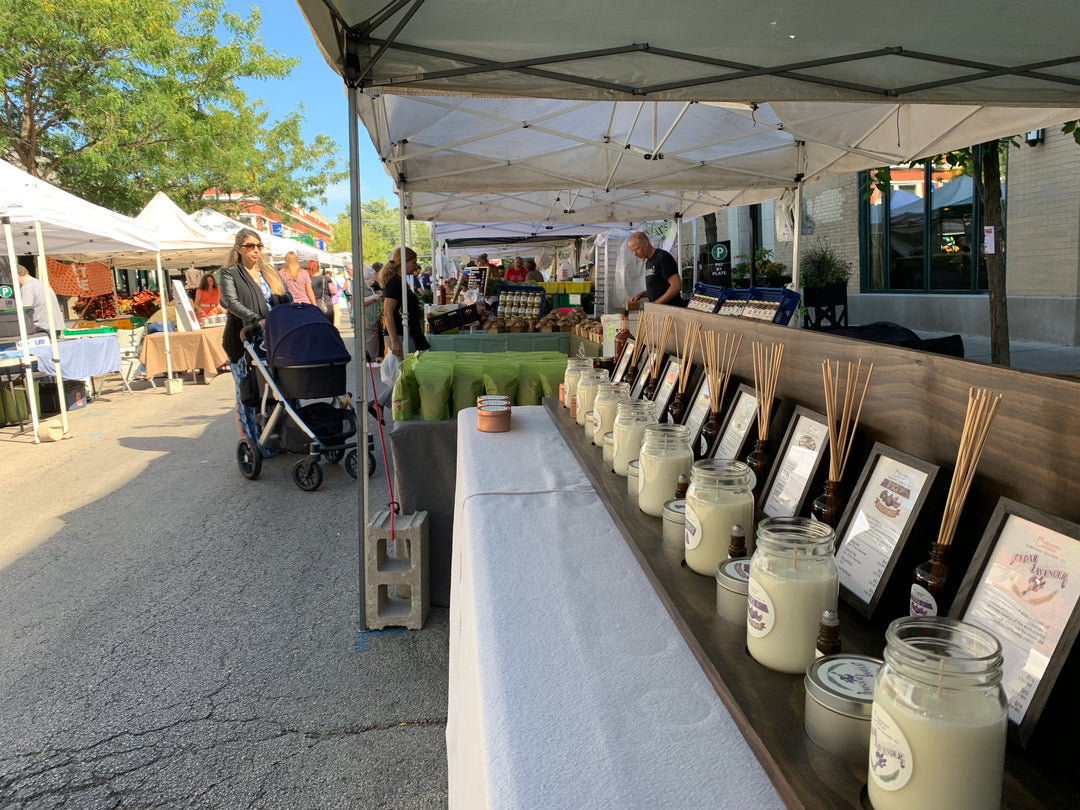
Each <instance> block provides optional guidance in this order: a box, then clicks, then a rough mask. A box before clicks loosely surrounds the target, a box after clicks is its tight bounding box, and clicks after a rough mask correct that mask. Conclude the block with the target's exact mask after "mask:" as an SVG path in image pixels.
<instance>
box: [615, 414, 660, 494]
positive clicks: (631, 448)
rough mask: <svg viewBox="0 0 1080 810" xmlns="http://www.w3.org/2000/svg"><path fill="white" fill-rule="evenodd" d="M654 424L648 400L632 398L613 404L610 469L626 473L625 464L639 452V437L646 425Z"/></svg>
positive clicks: (620, 473)
mask: <svg viewBox="0 0 1080 810" xmlns="http://www.w3.org/2000/svg"><path fill="white" fill-rule="evenodd" d="M655 424H656V410H655V408H654V407H653V403H652V402H649V401H648V400H642V399H632V400H629V401H626V402H620V403H618V405H616V406H615V426H614V427H613V428H612V433H613V434H614V435H613V436H612V442H613V446H612V450H613V452H614V456H613V459H612V462H611V469H612V470H613V471H614V472H615V473H617V474H618V475H626V466H627V465H628V464H629V463H630V462H631V461H634V460H636V459H637V457H638V454H639V453H640V452H641V439H642V437H643V436H644V434H645V428H646V427H647V426H648V425H655Z"/></svg>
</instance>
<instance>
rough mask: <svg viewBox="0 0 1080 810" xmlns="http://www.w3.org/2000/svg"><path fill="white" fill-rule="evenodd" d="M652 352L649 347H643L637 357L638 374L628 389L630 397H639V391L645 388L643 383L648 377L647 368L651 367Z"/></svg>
mask: <svg viewBox="0 0 1080 810" xmlns="http://www.w3.org/2000/svg"><path fill="white" fill-rule="evenodd" d="M653 354H654V352H653V351H652V350H651V349H645V350H644V351H643V352H642V353H641V357H639V358H638V375H637V379H636V380H634V385H633V387H631V389H630V398H631V399H641V392H642V391H644V390H645V383H646V381H648V379H649V370H650V369H651V368H652V359H653Z"/></svg>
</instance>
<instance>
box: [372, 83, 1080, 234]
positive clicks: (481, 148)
mask: <svg viewBox="0 0 1080 810" xmlns="http://www.w3.org/2000/svg"><path fill="white" fill-rule="evenodd" d="M358 111H359V115H360V120H361V121H362V122H363V124H364V126H365V127H366V128H367V130H368V133H369V135H370V136H371V139H372V142H373V144H374V146H375V149H376V151H377V152H378V154H379V156H380V157H381V158H382V160H383V165H384V167H385V168H386V171H387V173H388V174H389V175H390V176H391V177H393V178H394V179H395V180H396V181H397V182H398V183H399V186H403V187H404V190H405V210H406V214H408V215H411V216H413V217H415V218H417V219H423V220H430V221H439V222H481V223H493V222H500V221H509V222H520V223H522V224H523V225H524V226H525V227H526V228H530V229H532V230H534V231H536V232H538V233H540V232H542V231H543V229H544V228H545V227H547V226H548V225H551V224H552V223H559V222H570V223H586V222H587V223H593V224H598V225H601V226H602V227H611V226H615V227H621V228H632V227H633V223H641V222H652V221H656V220H663V219H673V218H676V217H683V218H692V217H696V216H701V215H703V214H707V213H710V212H712V211H716V210H718V209H721V208H724V207H727V206H733V205H748V204H752V203H759V202H764V201H766V200H771V199H775V198H777V197H779V196H780V195H781V194H782V193H783V192H784V190H785V189H787V188H791V187H793V186H794V185H796V184H797V183H798V182H800V181H802V182H813V181H816V180H821V179H824V178H827V177H832V176H835V175H839V174H847V173H850V172H854V171H859V170H862V169H869V168H874V167H878V166H888V165H894V164H899V163H906V162H908V161H911V160H914V159H917V158H920V157H924V156H929V155H935V154H939V153H941V152H945V151H949V150H952V149H960V148H963V147H966V146H970V145H971V144H974V143H980V142H983V141H986V140H989V139H991V138H997V137H1005V136H1010V135H1014V134H1016V133H1018V132H1022V131H1026V130H1029V129H1038V128H1043V127H1050V126H1054V125H1055V124H1060V123H1061V122H1062V121H1065V120H1070V119H1071V118H1080V108H1076V109H1069V110H1062V109H1057V108H1049V109H1047V108H1031V107H1010V108H1002V107H978V106H963V105H954V106H942V105H928V104H856V103H850V102H837V103H823V102H805V103H776V104H762V105H760V106H756V107H746V106H742V105H726V104H725V105H716V104H690V103H685V102H675V101H668V102H652V101H649V102H642V101H636V102H630V101H622V102H613V101H593V102H590V101H567V100H557V99H534V98H524V99H523V98H514V99H501V98H449V97H441V96H437V97H419V96H389V95H378V96H370V95H361V96H360V97H359V99H358ZM602 227H601V229H602ZM593 232H595V230H594V231H593Z"/></svg>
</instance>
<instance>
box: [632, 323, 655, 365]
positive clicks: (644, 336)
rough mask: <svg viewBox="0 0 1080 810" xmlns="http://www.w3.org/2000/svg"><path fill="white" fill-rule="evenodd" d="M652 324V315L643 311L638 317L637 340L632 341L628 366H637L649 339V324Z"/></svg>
mask: <svg viewBox="0 0 1080 810" xmlns="http://www.w3.org/2000/svg"><path fill="white" fill-rule="evenodd" d="M651 324H652V316H651V315H649V313H648V312H643V313H642V314H641V317H640V318H639V319H638V328H637V340H635V341H634V353H633V354H632V355H630V368H637V367H638V362H639V361H640V360H641V353H642V351H644V349H645V346H646V345H647V344H648V341H649V326H650V325H651Z"/></svg>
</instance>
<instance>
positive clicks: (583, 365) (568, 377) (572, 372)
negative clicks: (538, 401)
mask: <svg viewBox="0 0 1080 810" xmlns="http://www.w3.org/2000/svg"><path fill="white" fill-rule="evenodd" d="M591 368H592V360H590V359H588V358H585V357H571V358H569V359H568V360H567V361H566V371H565V372H564V373H563V385H565V386H566V397H565V400H564V407H566V408H569V407H570V398H571V397H575V396H577V387H578V381H579V380H580V378H581V372H582V371H583V370H585V369H591Z"/></svg>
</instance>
